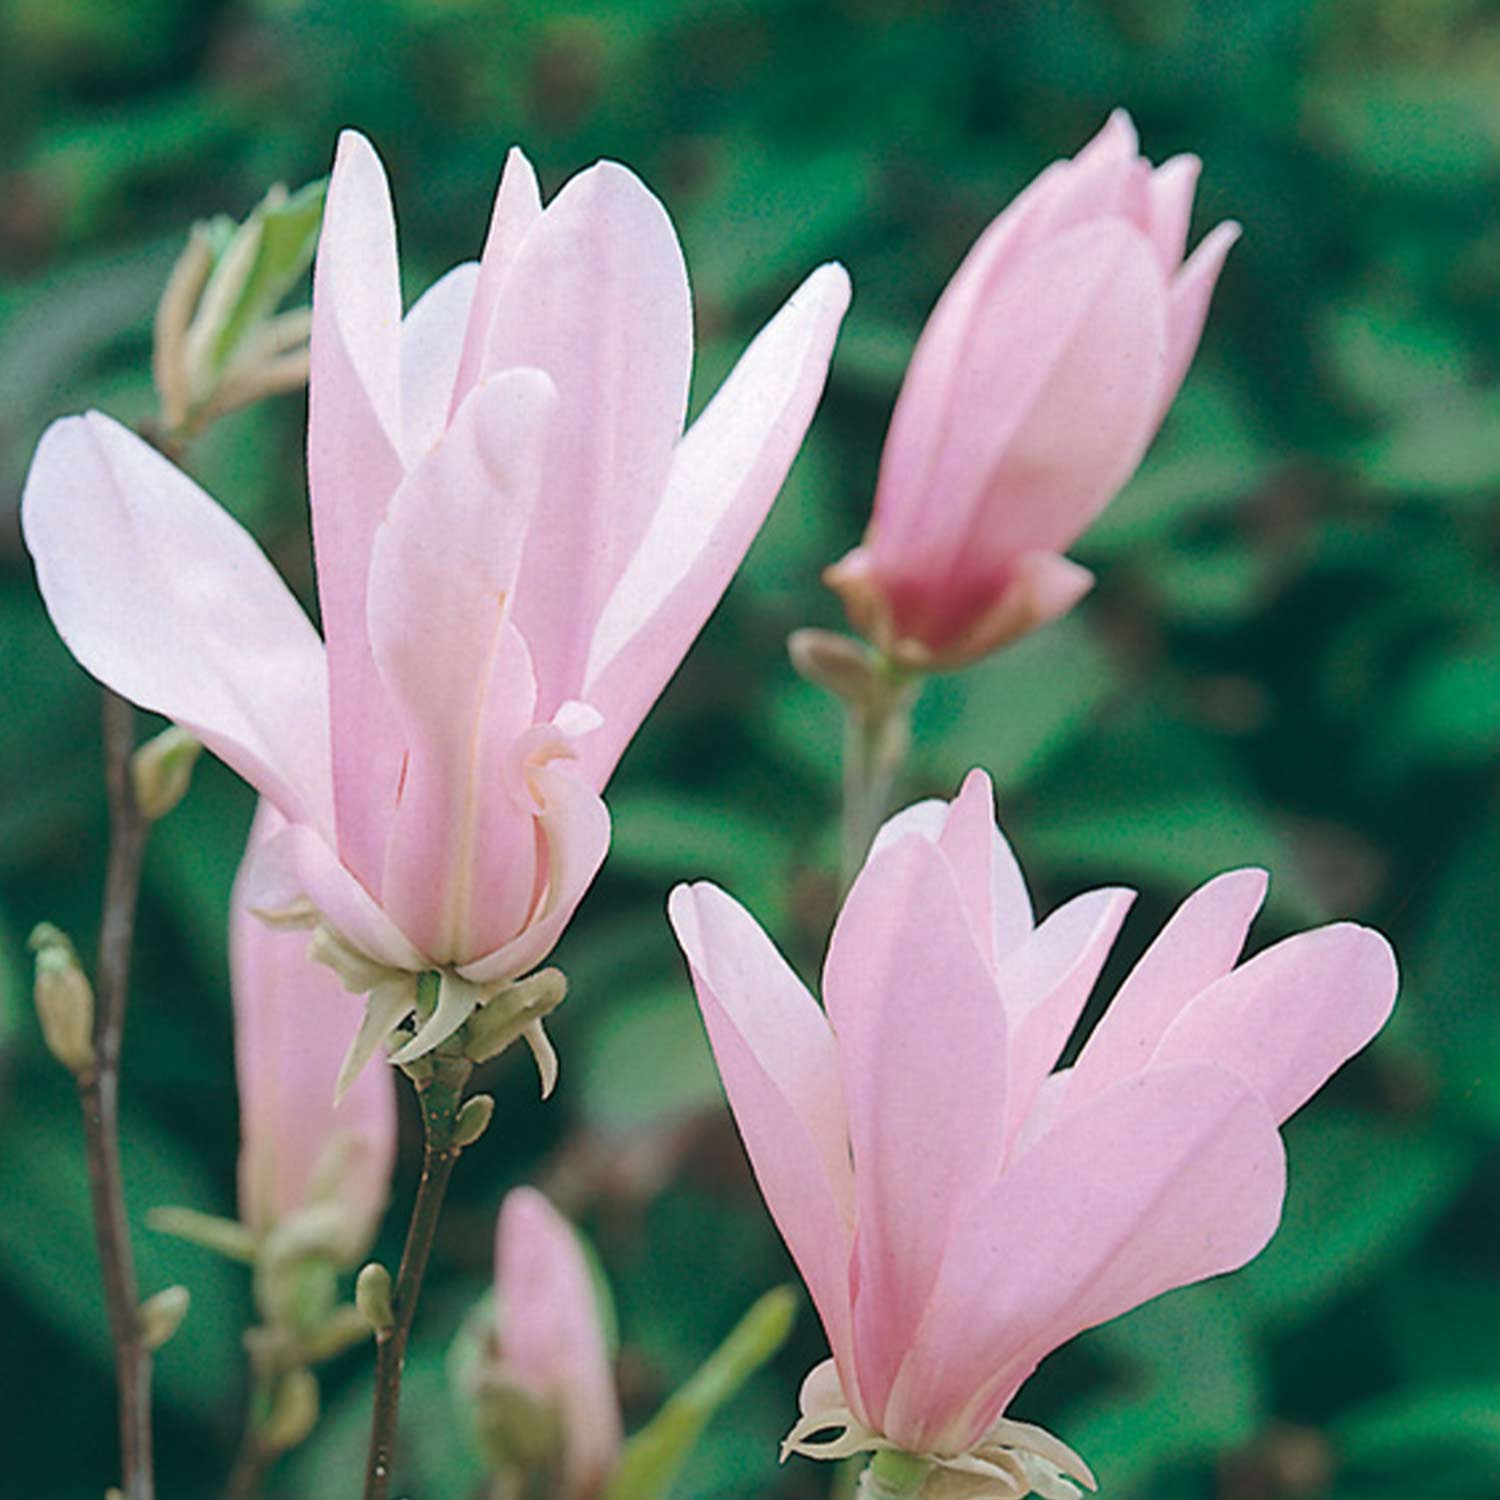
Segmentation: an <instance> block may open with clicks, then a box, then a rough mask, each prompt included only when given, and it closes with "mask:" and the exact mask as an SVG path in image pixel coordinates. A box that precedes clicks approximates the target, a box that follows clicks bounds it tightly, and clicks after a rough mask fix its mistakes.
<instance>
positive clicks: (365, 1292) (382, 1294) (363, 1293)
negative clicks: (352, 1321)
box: [354, 1260, 396, 1333]
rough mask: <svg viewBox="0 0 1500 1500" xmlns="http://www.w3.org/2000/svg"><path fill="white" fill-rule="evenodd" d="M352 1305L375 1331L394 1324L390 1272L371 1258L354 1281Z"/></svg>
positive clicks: (383, 1329) (383, 1330)
mask: <svg viewBox="0 0 1500 1500" xmlns="http://www.w3.org/2000/svg"><path fill="white" fill-rule="evenodd" d="M354 1305H355V1306H356V1307H357V1308H358V1309H359V1310H360V1312H361V1314H363V1316H364V1320H365V1322H366V1323H368V1324H369V1325H370V1327H371V1328H372V1329H373V1330H374V1331H375V1332H376V1333H384V1332H385V1331H386V1330H387V1329H389V1328H392V1327H394V1326H395V1322H396V1314H395V1312H394V1310H393V1309H392V1307H391V1273H390V1272H389V1271H387V1270H386V1268H385V1267H384V1266H383V1265H381V1264H380V1262H379V1261H378V1260H372V1261H371V1262H370V1263H369V1264H368V1265H366V1266H365V1267H364V1268H363V1269H362V1270H361V1271H360V1273H359V1275H358V1276H357V1277H356V1278H355V1281H354Z"/></svg>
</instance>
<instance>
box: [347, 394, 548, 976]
mask: <svg viewBox="0 0 1500 1500" xmlns="http://www.w3.org/2000/svg"><path fill="white" fill-rule="evenodd" d="M552 406H553V391H552V384H551V382H550V381H549V380H548V379H547V377H546V376H545V375H543V374H541V373H540V372H539V371H536V370H509V371H506V372H505V373H504V374H502V375H498V376H496V377H494V378H493V379H492V380H490V381H488V382H487V383H486V384H484V385H483V386H481V387H480V388H479V389H477V390H476V391H475V392H474V393H473V394H472V395H471V396H470V397H469V399H468V400H467V401H466V402H465V403H464V405H463V407H462V409H461V410H460V411H459V414H458V416H457V418H456V419H455V420H454V423H453V426H452V428H451V429H450V430H449V432H448V433H447V435H446V436H445V437H444V439H443V441H442V442H440V443H439V444H438V446H437V447H435V448H434V449H433V450H432V451H431V452H430V453H429V454H428V455H427V457H426V459H424V460H423V462H421V463H420V464H418V465H417V466H416V468H414V469H413V470H412V472H411V474H410V475H409V476H408V478H407V480H406V482H405V483H404V484H403V485H402V486H401V488H400V490H398V491H397V493H396V496H395V498H394V499H393V500H392V501H391V506H390V513H389V516H388V518H387V520H386V521H385V522H384V524H383V525H382V526H381V527H380V530H379V532H378V533H377V535H376V538H375V542H374V546H373V548H372V551H371V557H370V604H369V634H370V641H371V645H372V648H373V650H374V653H375V660H376V663H377V665H378V667H379V670H380V674H381V677H382V679H383V682H384V685H385V689H386V692H387V695H388V698H389V700H390V702H391V704H392V706H393V708H394V710H395V712H396V713H397V715H398V716H399V726H400V735H401V739H402V741H403V743H404V744H405V746H406V747H407V761H406V764H405V767H404V771H403V776H402V781H401V792H400V802H399V807H398V808H396V809H395V818H394V822H393V824H392V827H391V833H390V839H389V843H388V846H387V852H386V858H385V871H384V879H383V883H382V886H381V898H382V900H383V901H384V903H385V904H386V906H387V907H388V909H389V910H390V911H391V912H392V914H393V915H394V916H395V917H396V920H397V921H398V922H399V923H400V925H401V926H402V928H403V929H404V930H405V931H406V932H407V933H408V934H410V936H411V937H412V939H413V941H414V942H416V943H417V944H418V946H420V947H421V948H422V949H423V951H424V952H426V953H427V954H428V956H429V957H432V958H434V959H437V960H439V961H441V962H460V963H462V962H467V961H469V960H471V959H473V958H475V957H477V956H478V955H479V954H481V953H487V952H489V951H490V950H491V949H493V948H495V947H497V946H498V945H499V944H500V943H501V942H503V941H505V940H507V939H509V938H510V937H512V936H514V934H515V932H516V930H517V928H518V927H519V926H520V924H521V921H522V919H523V918H524V916H525V914H526V912H527V911H528V910H529V909H530V907H531V904H532V893H533V887H534V863H535V849H534V844H535V835H534V834H533V832H532V828H531V817H530V810H529V808H528V809H527V810H526V811H524V812H518V811H516V810H514V809H511V808H509V807H508V806H507V805H506V799H505V798H504V795H503V791H501V795H500V796H499V797H498V798H497V797H493V796H488V795H487V792H486V784H487V783H497V782H498V781H499V780H500V767H501V764H502V762H503V758H504V756H505V755H506V754H507V752H508V750H509V747H510V746H511V745H512V744H513V743H514V742H515V740H516V739H517V738H519V736H520V735H521V734H522V733H523V732H524V731H525V730H526V729H528V728H529V727H530V725H531V723H532V707H533V704H534V701H535V695H536V687H535V682H534V679H533V676H532V667H531V662H530V658H529V656H528V654H527V650H526V644H525V642H524V641H523V640H522V639H521V637H520V636H519V634H518V633H517V632H516V630H515V628H514V626H512V625H510V623H509V619H510V601H511V600H512V598H513V597H514V594H515V590H516V580H517V575H518V572H519V568H520V562H521V556H522V549H523V547H524V545H525V541H526V533H527V528H528V527H529V525H530V523H531V515H532V509H533V506H534V504H535V502H536V497H537V494H538V492H539V488H540V483H541V462H542V453H543V449H544V445H545V442H546V436H547V422H548V419H549V417H550V413H551V410H552ZM496 790H500V789H499V788H498V787H497V788H496ZM482 803H484V804H486V807H487V810H488V811H489V812H490V813H491V814H492V816H491V817H489V818H482V817H481V804H482ZM494 814H498V819H497V818H496V817H495V816H493V815H494ZM491 858H493V859H503V860H504V861H506V862H513V861H514V862H515V868H514V870H513V872H512V874H513V879H512V881H511V882H510V885H509V889H508V891H507V892H506V893H505V894H506V895H507V897H508V899H506V900H504V901H503V902H502V903H501V905H500V906H499V907H495V906H491V905H489V904H488V903H485V904H482V905H481V904H477V903H476V902H475V900H474V897H475V895H476V892H475V889H474V864H475V861H476V860H478V859H491ZM487 894H489V895H491V896H494V895H495V894H497V893H495V892H493V891H492V892H489V893H487Z"/></svg>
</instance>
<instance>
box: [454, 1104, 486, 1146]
mask: <svg viewBox="0 0 1500 1500" xmlns="http://www.w3.org/2000/svg"><path fill="white" fill-rule="evenodd" d="M494 1117H495V1101H494V1098H493V1097H492V1096H491V1095H489V1094H475V1095H474V1097H473V1098H472V1099H465V1100H464V1102H463V1105H462V1107H461V1108H460V1109H459V1111H458V1118H457V1119H456V1120H454V1122H453V1144H454V1145H455V1146H459V1147H463V1146H472V1145H473V1144H474V1142H475V1141H477V1140H478V1139H479V1138H480V1136H482V1135H483V1134H484V1133H485V1131H486V1130H488V1129H489V1124H490V1121H491V1120H492V1119H493V1118H494Z"/></svg>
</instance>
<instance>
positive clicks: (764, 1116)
mask: <svg viewBox="0 0 1500 1500" xmlns="http://www.w3.org/2000/svg"><path fill="white" fill-rule="evenodd" d="M667 910H668V914H669V916H670V918H671V922H672V930H673V931H674V932H675V933H676V934H677V941H678V942H679V943H680V944H681V945H682V950H683V953H684V954H685V955H686V957H687V960H688V964H689V966H690V967H691V970H692V976H693V984H694V987H695V989H696V991H697V995H698V1004H699V1006H700V1008H701V1009H702V1012H703V1020H704V1025H705V1026H706V1027H707V1029H708V1037H709V1041H710V1043H711V1044H712V1046H713V1050H714V1056H715V1058H716V1059H717V1061H718V1065H719V1074H720V1077H721V1078H722V1079H723V1080H724V1091H725V1093H726V1094H727V1095H728V1096H729V1103H730V1107H731V1108H732V1109H733V1111H734V1117H735V1123H736V1124H737V1125H738V1126H739V1131H740V1135H741V1137H742V1138H743V1140H744V1142H745V1150H746V1152H747V1153H748V1155H749V1157H750V1165H751V1166H752V1167H753V1168H754V1170H755V1177H756V1181H757V1182H759V1184H760V1189H761V1192H762V1194H764V1196H765V1200H766V1206H767V1207H768V1208H769V1209H770V1211H771V1217H772V1218H773V1219H775V1221H776V1226H777V1228H778V1229H780V1231H781V1235H782V1238H783V1239H784V1240H785V1241H786V1243H787V1248H788V1249H789V1250H790V1251H791V1253H792V1258H793V1259H794V1260H795V1261H796V1262H797V1266H798V1268H799V1269H800V1270H801V1272H802V1275H803V1278H804V1280H805V1281H806V1282H807V1287H808V1291H809V1292H810V1293H811V1295H812V1299H813V1302H814V1304H815V1305H816V1307H817V1309H818V1316H819V1317H820V1318H821V1319H822V1321H823V1328H824V1331H825V1332H826V1333H827V1335H828V1341H829V1344H830V1346H831V1347H832V1350H833V1353H834V1357H835V1358H836V1359H837V1361H838V1365H839V1370H840V1372H841V1373H842V1375H843V1378H844V1389H845V1391H846V1392H848V1393H849V1394H850V1399H851V1401H853V1402H855V1403H858V1401H859V1394H858V1381H857V1379H856V1375H855V1368H854V1358H853V1345H852V1340H851V1332H850V1316H849V1256H850V1251H851V1248H852V1234H853V1220H854V1183H853V1179H852V1174H851V1170H850V1164H849V1137H848V1128H847V1124H846V1120H845V1114H844V1102H843V1091H842V1088H841V1086H840V1083H839V1065H838V1058H837V1056H836V1053H835V1049H834V1040H833V1035H832V1033H831V1032H830V1031H829V1028H828V1022H827V1021H826V1020H825V1019H824V1016H823V1013H822V1011H821V1010H819V1008H818V1005H817V1002H816V1001H815V1000H814V999H813V998H812V996H811V995H809V994H808V993H807V990H806V989H805V988H804V987H803V985H802V983H801V981H800V980H799V979H798V978H797V977H796V975H795V974H793V973H792V971H791V969H790V968H789V967H788V966H787V963H786V961H785V959H783V958H782V957H781V955H780V954H779V953H778V952H777V951H776V949H775V947H774V946H773V945H772V943H771V941H770V939H769V938H767V937H766V935H765V933H764V932H762V931H761V929H760V927H759V926H758V925H757V924H756V922H755V920H754V918H753V917H751V916H750V914H749V913H748V912H747V911H745V909H744V908H743V907H742V906H740V905H739V904H738V903H737V902H735V901H734V900H732V899H731V898H730V897H728V896H726V895H725V894H724V892H723V891H721V890H719V889H717V888H716V887H714V886H712V885H708V884H706V883H701V882H700V883H699V884H697V885H691V886H687V885H680V886H678V887H677V888H676V890H674V891H673V892H672V896H671V900H670V901H669V903H668V907H667Z"/></svg>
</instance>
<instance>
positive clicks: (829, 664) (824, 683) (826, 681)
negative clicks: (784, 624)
mask: <svg viewBox="0 0 1500 1500" xmlns="http://www.w3.org/2000/svg"><path fill="white" fill-rule="evenodd" d="M786 649H787V655H788V656H790V657H791V659H792V665H793V666H794V667H795V668H796V669H797V672H798V675H799V676H802V677H805V678H806V679H807V680H808V681H809V682H813V683H816V684H817V685H818V686H819V687H821V688H827V689H828V691H829V692H830V693H832V694H834V695H835V697H838V698H842V699H843V701H844V702H845V703H848V704H852V705H854V706H856V707H860V706H863V705H864V704H866V703H868V702H869V701H870V698H871V695H872V692H873V691H874V683H873V679H874V677H875V675H876V674H877V673H878V672H879V670H880V663H879V657H878V656H877V655H876V654H875V652H873V651H872V650H871V649H870V648H869V647H868V646H866V645H865V644H864V643H863V642H862V641H856V640H853V639H852V638H851V637H849V636H847V635H839V634H837V633H836V632H835V631H832V630H813V629H803V630H794V631H793V632H792V633H791V634H790V635H789V636H788V637H787V641H786Z"/></svg>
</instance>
